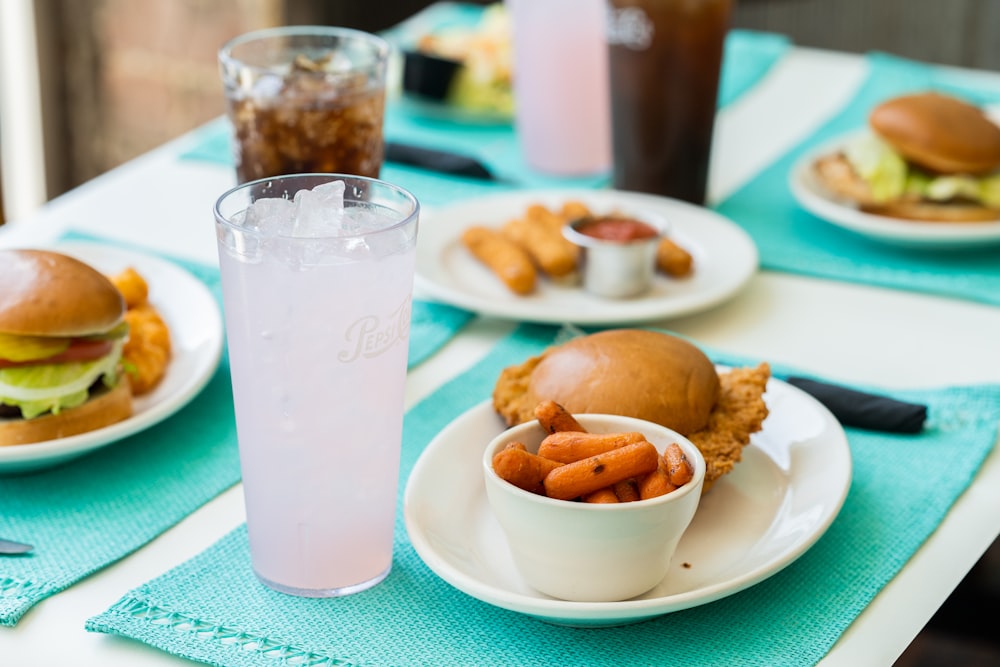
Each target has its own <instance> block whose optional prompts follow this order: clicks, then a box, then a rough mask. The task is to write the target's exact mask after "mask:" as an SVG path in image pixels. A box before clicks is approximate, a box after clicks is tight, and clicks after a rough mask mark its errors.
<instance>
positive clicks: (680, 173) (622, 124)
mask: <svg viewBox="0 0 1000 667" xmlns="http://www.w3.org/2000/svg"><path fill="white" fill-rule="evenodd" d="M731 9H732V0H609V9H608V12H609V13H608V43H609V73H610V78H611V121H612V149H613V154H614V186H615V187H616V188H618V189H622V190H634V191H639V192H648V193H653V194H659V195H664V196H668V197H674V198H677V199H681V200H684V201H688V202H692V203H695V204H704V203H705V195H706V187H707V183H708V167H709V157H710V155H711V147H712V132H713V129H714V126H715V113H716V102H717V98H718V88H719V72H720V69H721V66H722V52H723V45H724V42H725V37H726V33H727V31H728V29H729V19H730V14H731Z"/></svg>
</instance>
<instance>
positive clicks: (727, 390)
mask: <svg viewBox="0 0 1000 667" xmlns="http://www.w3.org/2000/svg"><path fill="white" fill-rule="evenodd" d="M770 377H771V367H770V366H769V365H768V364H766V363H762V364H760V365H758V366H757V367H756V368H734V369H732V370H730V371H728V372H725V373H719V382H720V384H721V390H720V392H719V401H718V403H716V404H715V408H713V409H712V412H711V413H710V414H709V416H708V426H706V427H705V428H703V429H702V430H700V431H695V432H694V433H692V434H691V435H689V436H688V439H689V440H691V442H693V443H694V444H695V446H696V447H697V448H698V449H699V450H700V451H701V453H702V456H704V457H705V466H706V470H705V486H704V488H703V489H702V493H704V492H706V491H708V489H709V488H710V487H711V486H712V483H713V482H715V480H717V479H718V478H720V477H722V476H723V475H725V474H726V473H728V472H730V471H731V470H732V469H733V466H734V465H735V464H736V463H737V462H739V461H740V459H741V458H742V454H743V448H744V447H746V446H747V445H748V444H750V435H751V434H753V433H756V432H757V431H759V430H760V429H761V427H762V425H763V424H764V419H765V418H767V404H766V403H764V398H763V396H764V390H765V388H766V387H767V381H768V379H769V378H770Z"/></svg>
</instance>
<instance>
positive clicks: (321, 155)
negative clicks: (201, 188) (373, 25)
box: [220, 27, 387, 183]
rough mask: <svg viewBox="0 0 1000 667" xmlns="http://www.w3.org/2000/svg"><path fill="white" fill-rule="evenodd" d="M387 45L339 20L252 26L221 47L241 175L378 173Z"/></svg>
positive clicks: (241, 177) (242, 178) (245, 178)
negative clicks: (338, 24)
mask: <svg viewBox="0 0 1000 667" xmlns="http://www.w3.org/2000/svg"><path fill="white" fill-rule="evenodd" d="M386 51H387V47H385V45H384V42H383V41H382V40H381V39H380V38H378V37H375V36H374V35H368V34H367V33H361V32H358V31H352V30H345V29H338V28H309V27H307V28H301V29H297V28H283V29H273V30H269V31H260V32H259V33H250V34H249V35H245V36H243V37H241V38H237V39H236V40H234V41H233V42H232V43H230V44H229V45H227V47H225V48H224V49H223V51H222V52H220V67H221V69H222V78H223V81H224V83H225V88H226V102H227V107H228V109H227V110H228V115H229V119H230V121H231V122H232V125H233V135H234V146H233V149H234V156H233V157H234V162H235V166H236V177H237V180H238V181H239V182H240V183H245V182H248V181H253V180H257V179H259V178H267V177H273V176H279V175H283V174H301V173H340V174H353V175H358V176H368V177H371V178H376V177H378V175H379V171H380V170H381V167H382V160H383V153H384V141H383V135H382V123H383V116H384V110H385V59H386Z"/></svg>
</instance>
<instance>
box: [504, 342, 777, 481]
mask: <svg viewBox="0 0 1000 667" xmlns="http://www.w3.org/2000/svg"><path fill="white" fill-rule="evenodd" d="M769 378H770V367H769V366H768V365H767V364H760V365H759V366H757V367H756V368H736V369H731V370H727V371H724V372H721V373H720V372H719V371H718V370H717V369H716V367H715V365H714V364H713V363H712V362H711V360H710V359H709V358H708V357H707V356H705V354H704V353H703V352H702V351H701V350H700V349H699V348H698V347H696V346H695V345H692V344H691V343H689V342H687V341H685V340H683V339H681V338H677V337H676V336H671V335H669V334H666V333H662V332H658V331H652V330H646V329H612V330H608V331H602V332H599V333H595V334H590V335H587V336H580V337H577V338H574V339H572V340H570V341H568V342H566V343H563V344H560V345H555V346H553V347H550V348H549V349H547V350H545V351H544V352H543V353H542V354H540V355H538V356H535V357H531V358H530V359H528V360H526V361H525V362H523V363H521V364H518V365H515V366H510V367H507V368H505V369H503V371H502V372H501V374H500V377H499V379H498V380H497V383H496V385H495V387H494V390H493V406H494V409H495V410H496V411H497V413H498V414H499V415H500V416H501V417H503V419H504V421H505V422H506V423H507V425H508V426H513V425H516V424H520V423H523V422H527V421H530V420H532V419H534V418H535V416H534V409H535V406H536V405H538V404H539V403H540V402H542V401H545V400H552V401H555V402H556V403H559V404H560V405H562V406H563V407H564V408H566V410H568V411H569V412H570V413H574V414H585V413H597V414H616V415H623V416H626V417H636V418H639V419H645V420H647V421H651V422H655V423H657V424H661V425H663V426H666V427H667V428H670V429H673V430H675V431H677V432H678V433H680V434H681V435H684V436H686V437H687V438H688V439H689V440H691V442H693V443H694V444H695V446H697V447H698V449H699V450H700V451H701V453H702V455H703V456H704V457H705V463H706V468H707V469H706V474H705V488H704V491H707V490H708V488H709V487H711V486H712V484H713V483H714V482H715V481H716V480H718V479H719V478H720V477H722V476H723V475H725V474H726V473H728V472H730V471H731V470H732V469H733V466H734V465H735V464H736V463H737V462H739V461H740V459H741V456H742V450H743V447H745V446H746V445H747V444H749V442H750V435H751V434H753V433H755V432H757V431H759V430H760V429H761V427H762V425H763V422H764V419H765V418H766V417H767V405H766V404H765V402H764V399H763V395H764V391H765V389H766V385H767V381H768V379H769Z"/></svg>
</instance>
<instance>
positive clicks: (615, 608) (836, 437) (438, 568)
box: [403, 378, 852, 627]
mask: <svg viewBox="0 0 1000 667" xmlns="http://www.w3.org/2000/svg"><path fill="white" fill-rule="evenodd" d="M775 384H780V385H781V389H782V390H783V391H788V392H790V393H792V394H796V395H797V396H798V397H799V398H800V399H802V400H805V401H807V402H809V403H810V404H811V405H812V406H813V407H814V409H815V410H817V412H818V413H822V414H823V415H825V417H824V419H825V421H826V424H827V425H828V427H829V428H831V429H833V430H832V431H831V432H829V433H827V434H826V435H825V436H824V438H823V443H822V446H820V445H816V449H815V451H816V452H820V453H821V454H826V455H827V456H834V457H844V461H843V463H844V464H845V465H846V468H844V473H845V474H844V475H843V477H842V478H841V479H839V480H834V481H835V486H834V487H833V488H835V490H836V494H835V495H834V496H831V497H829V498H828V499H827V500H828V502H827V505H826V512H825V514H824V515H823V517H822V518H821V520H819V521H818V522H817V523H816V524H815V525H814V526H813V530H812V532H810V533H809V534H808V535H806V536H805V537H804V538H803V539H802V540H800V541H799V542H797V543H795V544H794V545H792V547H791V548H789V549H786V550H785V551H783V552H781V553H780V554H778V555H776V556H775V557H773V558H772V559H771V560H770V561H768V562H766V563H762V564H758V565H757V566H756V567H755V568H752V569H750V570H748V571H746V572H743V573H741V574H740V576H738V577H734V578H730V579H728V580H726V581H721V582H718V583H716V584H715V585H712V586H706V587H703V588H701V589H697V590H692V591H687V592H685V593H680V594H675V595H669V596H665V597H659V598H639V599H633V600H625V601H621V602H569V601H564V600H557V599H552V598H548V597H541V596H540V594H539V596H538V597H536V596H529V595H525V594H521V593H518V592H516V591H512V590H509V589H502V588H499V587H497V586H493V585H490V584H488V583H485V582H483V581H481V580H479V579H476V578H474V577H472V576H471V575H469V574H467V573H465V572H461V571H459V570H458V569H457V568H454V567H453V566H451V565H450V564H449V562H448V560H447V559H446V558H444V557H443V556H441V555H440V554H439V553H438V552H437V550H436V549H435V547H434V545H433V543H432V541H431V540H430V539H428V537H427V535H426V533H427V532H428V530H429V527H427V526H424V525H421V524H420V522H419V521H418V519H417V517H415V516H414V511H413V505H414V503H415V497H416V494H417V493H419V492H420V489H421V487H422V486H424V485H426V484H427V482H426V481H425V480H426V479H428V478H430V476H431V475H432V474H433V471H431V470H429V467H430V465H431V463H429V462H432V461H433V457H434V454H435V451H436V450H437V449H439V448H443V447H445V446H447V445H446V443H447V442H448V440H449V439H450V438H453V437H455V433H459V432H461V430H462V427H463V425H464V422H466V421H469V422H471V421H473V419H475V418H477V417H476V415H477V413H480V414H481V413H485V412H492V411H493V407H492V402H491V401H490V400H489V399H487V400H485V401H483V402H481V403H479V404H477V405H475V406H473V407H472V408H470V409H469V410H466V411H465V412H464V413H462V415H460V416H459V417H457V418H456V419H455V420H453V421H452V422H451V423H450V424H449V425H448V426H447V427H445V429H443V430H442V431H441V432H440V433H439V434H438V435H437V436H436V437H435V438H433V439H432V441H431V442H430V443H429V444H428V445H427V447H426V448H425V449H424V451H423V453H422V454H421V456H420V458H419V459H418V461H417V463H416V465H415V466H414V468H413V471H412V472H411V474H410V477H409V479H408V480H407V484H406V490H405V493H404V506H403V512H404V523H405V526H406V530H407V533H408V535H409V538H410V542H411V544H412V545H413V547H414V549H415V551H416V552H417V554H418V556H419V557H420V558H421V560H423V562H424V563H425V564H426V565H427V566H428V567H429V568H430V569H431V570H432V571H433V572H434V573H435V574H436V575H437V576H439V577H441V578H442V579H443V580H444V581H446V582H447V583H448V584H450V585H452V586H454V587H455V588H457V589H458V590H460V591H462V592H464V593H466V594H468V595H470V596H472V597H474V598H476V599H479V600H481V601H483V602H486V603H488V604H491V605H494V606H498V607H501V608H504V609H508V610H511V611H515V612H519V613H523V614H527V615H529V616H533V617H536V618H540V619H542V620H548V621H552V622H555V623H560V624H570V625H581V626H595V627H597V626H604V625H615V624H622V623H630V622H634V621H638V620H644V619H647V618H652V617H656V616H662V615H665V614H668V613H672V612H675V611H681V610H684V609H689V608H692V607H696V606H700V605H703V604H707V603H709V602H713V601H715V600H719V599H721V598H724V597H727V596H729V595H732V594H735V593H738V592H740V591H742V590H745V589H747V588H749V587H751V586H753V585H756V584H757V583H760V582H761V581H764V580H765V579H767V578H769V577H771V576H773V575H775V574H777V573H778V572H780V571H781V570H782V569H784V568H785V567H787V566H788V565H790V564H791V563H792V562H794V561H795V560H796V559H798V558H799V557H800V556H801V555H802V554H804V553H805V552H806V551H808V550H809V549H810V548H811V547H812V546H813V545H814V544H815V543H816V541H817V540H818V539H819V538H820V537H821V536H822V535H823V534H824V533H825V532H826V531H827V529H828V528H829V527H830V525H831V524H832V523H833V521H834V519H835V518H836V517H837V515H838V514H839V512H840V509H841V508H842V506H843V504H844V501H845V500H846V498H847V494H848V491H849V488H850V483H851V477H852V462H851V457H850V448H849V445H848V442H847V435H846V433H845V432H844V430H843V428H842V427H841V426H840V424H839V422H837V420H836V419H835V418H834V417H833V415H832V414H831V413H830V412H829V410H827V408H826V407H825V406H823V405H822V404H821V403H819V402H818V401H817V400H816V399H814V398H813V397H811V396H809V395H808V394H806V393H805V392H803V391H801V390H800V389H798V388H796V387H793V386H791V385H789V384H787V383H784V382H782V381H780V380H777V379H775V378H772V379H771V380H770V381H769V385H768V386H769V388H771V387H774V386H775ZM479 418H482V417H481V416H480V417H479ZM497 428H498V430H497V432H499V431H500V430H502V426H499V425H498V427H497ZM765 428H767V426H766V423H765ZM486 444H487V443H483V444H482V446H483V447H485V446H486ZM750 446H751V447H752V446H753V445H752V444H751V445H750ZM823 448H826V450H824V449H823ZM476 460H477V461H478V460H479V459H478V458H477V459H476ZM831 460H832V459H831ZM834 469H836V468H835V467H834ZM479 472H480V471H479V469H478V467H477V469H476V470H475V471H473V472H472V473H470V474H479ZM806 482H807V480H804V479H803V480H798V483H799V484H804V483H806ZM481 486H482V485H480V487H481ZM479 492H480V493H481V494H482V495H485V489H480V491H479ZM465 500H466V501H468V502H471V500H474V499H465ZM471 539H472V538H470V540H471Z"/></svg>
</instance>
